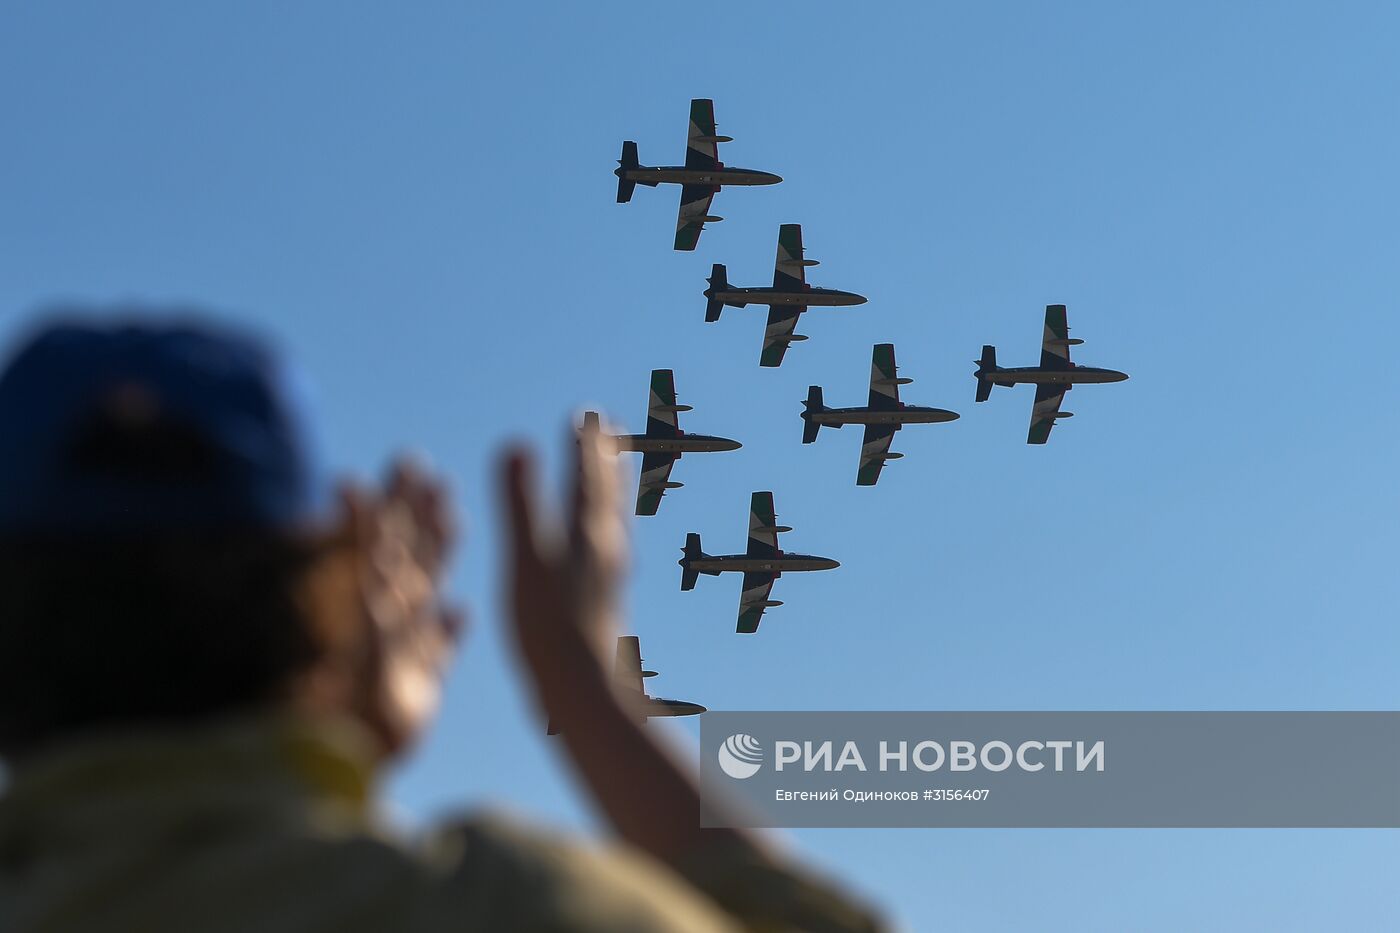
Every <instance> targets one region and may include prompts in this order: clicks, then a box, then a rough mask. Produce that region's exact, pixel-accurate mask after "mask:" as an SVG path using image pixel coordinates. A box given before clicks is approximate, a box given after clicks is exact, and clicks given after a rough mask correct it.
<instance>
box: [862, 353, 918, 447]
mask: <svg viewBox="0 0 1400 933" xmlns="http://www.w3.org/2000/svg"><path fill="white" fill-rule="evenodd" d="M897 372H898V368H897V367H896V366H895V364H894V344H892V343H877V344H876V345H875V349H874V350H873V351H872V352H871V354H870V407H871V408H877V409H882V410H892V409H896V408H898V407H899V386H900V384H901V383H907V382H909V381H910V380H908V379H900V378H899V376H898V375H897ZM865 439H866V442H867V443H869V441H870V433H869V432H868V431H867V432H866V435H865ZM887 446H888V445H887Z"/></svg>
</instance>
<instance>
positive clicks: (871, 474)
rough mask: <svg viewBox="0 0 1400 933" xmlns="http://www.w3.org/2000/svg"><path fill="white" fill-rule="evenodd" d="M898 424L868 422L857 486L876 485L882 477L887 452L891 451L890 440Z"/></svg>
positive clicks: (861, 446)
mask: <svg viewBox="0 0 1400 933" xmlns="http://www.w3.org/2000/svg"><path fill="white" fill-rule="evenodd" d="M898 430H899V425H897V424H867V425H866V426H865V440H863V441H861V445H860V469H859V470H857V471H856V485H857V486H874V485H875V484H876V483H877V482H878V481H879V479H880V471H881V470H883V469H884V468H885V454H887V453H889V451H890V441H891V440H893V439H894V432H896V431H898Z"/></svg>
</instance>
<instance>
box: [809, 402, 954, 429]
mask: <svg viewBox="0 0 1400 933" xmlns="http://www.w3.org/2000/svg"><path fill="white" fill-rule="evenodd" d="M807 417H808V418H809V419H810V420H811V421H814V422H816V423H817V424H822V425H826V426H828V427H833V428H839V427H841V425H843V424H939V423H941V422H944V421H956V420H957V419H958V413H957V412H955V411H948V410H947V409H946V408H928V407H925V406H923V405H902V406H900V407H899V408H828V409H826V410H824V411H814V412H811V413H810V414H808V415H807Z"/></svg>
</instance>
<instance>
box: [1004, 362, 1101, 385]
mask: <svg viewBox="0 0 1400 933" xmlns="http://www.w3.org/2000/svg"><path fill="white" fill-rule="evenodd" d="M985 378H987V379H989V380H991V381H992V382H1010V383H1018V382H1026V383H1032V384H1034V385H1091V384H1093V383H1102V382H1122V381H1123V380H1124V379H1127V378H1128V374H1127V373H1120V372H1119V371H1118V370H1116V369H1100V368H1098V367H1097V366H1075V367H1073V368H1072V369H1041V368H1040V367H1039V366H1019V367H1013V368H1010V369H998V370H997V371H995V372H993V373H988V374H987V375H986V376H985Z"/></svg>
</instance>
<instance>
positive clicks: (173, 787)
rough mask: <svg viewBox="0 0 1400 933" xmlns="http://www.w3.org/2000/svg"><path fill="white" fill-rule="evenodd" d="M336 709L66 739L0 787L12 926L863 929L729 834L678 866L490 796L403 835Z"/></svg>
mask: <svg viewBox="0 0 1400 933" xmlns="http://www.w3.org/2000/svg"><path fill="white" fill-rule="evenodd" d="M369 761H370V757H369V756H368V755H367V754H366V746H365V745H364V743H363V737H362V736H361V735H360V734H359V733H358V732H356V731H355V730H354V729H353V728H351V727H349V726H348V725H345V724H334V723H331V724H315V725H313V724H312V723H309V722H304V721H288V720H248V721H240V722H233V723H224V724H214V725H210V726H207V727H203V728H198V729H189V730H179V731H174V730H172V731H165V732H151V733H145V734H130V733H127V734H121V735H115V734H114V735H108V736H104V737H95V738H91V739H87V740H84V741H81V742H74V743H71V744H70V745H69V746H67V747H65V748H58V749H55V750H53V751H51V752H46V753H44V754H43V755H41V756H37V757H36V758H35V759H34V760H27V761H26V762H25V763H24V765H23V767H21V768H19V769H17V771H16V773H15V774H14V775H13V781H12V783H11V785H10V787H9V789H8V791H7V793H6V794H5V796H4V797H0V930H3V931H5V933H39V931H44V933H78V931H98V930H101V931H103V933H163V931H181V933H186V931H200V933H224V931H228V933H233V931H240V933H241V931H258V933H309V931H332V930H335V931H347V933H356V931H371V930H373V931H383V930H393V931H399V930H402V931H422V933H430V931H431V933H436V931H448V930H541V931H544V930H560V931H563V930H568V931H639V933H640V931H719V930H734V929H753V930H782V929H803V930H830V931H848V930H874V929H877V928H878V926H877V924H876V921H875V920H874V919H873V918H872V916H871V915H870V914H868V913H867V912H865V911H864V910H862V909H861V908H859V907H856V906H853V905H852V904H851V903H850V902H848V901H847V900H845V899H844V898H843V897H842V896H840V895H838V894H837V893H835V892H833V891H832V890H830V889H829V888H827V887H825V886H823V885H821V884H819V883H816V882H815V881H813V880H811V879H809V878H806V877H804V876H803V875H801V874H800V873H798V872H796V871H794V870H791V869H789V868H786V867H775V866H774V865H773V864H772V862H771V861H770V860H768V859H764V858H761V857H760V856H759V855H758V854H757V853H755V852H753V851H751V850H749V848H748V847H747V846H744V845H743V844H741V843H732V844H727V845H726V846H725V847H724V848H723V849H720V848H718V847H716V848H714V849H712V850H709V851H706V852H704V853H701V854H700V855H699V856H697V858H695V859H694V860H693V863H692V864H690V865H687V866H685V867H684V868H683V869H682V871H680V872H679V873H677V872H673V871H671V870H670V869H668V868H666V867H665V866H663V865H661V864H660V863H657V862H655V861H652V860H650V859H648V858H647V857H645V856H644V855H641V854H639V853H636V852H633V851H630V850H627V849H625V848H622V847H603V846H593V845H584V844H582V843H580V842H576V841H572V840H567V839H564V838H560V837H557V836H553V835H549V834H545V833H542V832H540V831H537V830H531V829H526V828H524V827H522V826H518V825H515V824H513V823H511V822H510V821H507V820H504V819H502V818H500V817H493V816H490V815H484V816H480V817H476V818H473V819H468V820H464V821H461V822H457V823H452V824H448V825H444V826H441V827H439V828H438V829H437V830H435V831H434V832H433V833H431V834H430V835H429V836H428V837H426V838H424V839H421V840H414V841H409V840H407V839H405V838H401V837H399V836H397V835H396V834H395V833H394V832H393V830H392V829H391V828H389V827H388V826H387V825H386V824H384V823H383V822H382V821H380V820H378V819H377V818H376V817H375V814H374V808H373V806H372V805H371V793H370V792H371V776H372V769H371V767H370V766H369V764H368V763H369Z"/></svg>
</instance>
